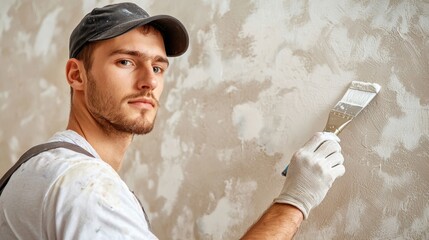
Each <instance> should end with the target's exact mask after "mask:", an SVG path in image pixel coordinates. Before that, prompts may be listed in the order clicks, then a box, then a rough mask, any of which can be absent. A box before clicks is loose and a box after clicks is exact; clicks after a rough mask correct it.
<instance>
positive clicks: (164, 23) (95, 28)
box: [69, 3, 189, 58]
mask: <svg viewBox="0 0 429 240" xmlns="http://www.w3.org/2000/svg"><path fill="white" fill-rule="evenodd" d="M148 23H150V24H151V25H152V26H154V27H155V28H156V29H157V30H158V31H160V33H161V35H162V37H163V39H164V45H165V51H166V53H167V56H169V57H176V56H180V55H182V54H183V53H185V52H186V50H187V49H188V46H189V37H188V33H187V31H186V28H185V27H184V26H183V24H182V23H181V22H180V21H179V20H177V19H176V18H174V17H172V16H168V15H155V16H149V14H148V13H147V12H146V11H145V10H143V9H142V8H140V7H139V6H137V5H136V4H134V3H118V4H111V5H107V6H104V7H102V8H94V10H92V11H91V12H90V13H88V14H87V15H85V17H84V18H83V19H82V20H81V21H80V23H79V24H78V25H77V26H76V28H75V29H74V30H73V32H72V33H71V35H70V42H69V57H70V58H75V57H77V55H78V54H79V52H80V51H81V50H82V48H83V47H84V46H85V44H87V43H89V42H95V41H100V40H106V39H109V38H114V37H117V36H119V35H121V34H124V33H126V32H128V31H130V30H132V29H134V28H136V27H139V26H142V25H145V24H148Z"/></svg>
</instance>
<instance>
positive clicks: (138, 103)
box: [128, 97, 156, 109]
mask: <svg viewBox="0 0 429 240" xmlns="http://www.w3.org/2000/svg"><path fill="white" fill-rule="evenodd" d="M128 104H130V105H132V106H135V107H138V108H144V109H154V108H155V107H156V103H155V101H154V100H153V99H151V98H147V97H140V98H134V99H131V100H129V101H128Z"/></svg>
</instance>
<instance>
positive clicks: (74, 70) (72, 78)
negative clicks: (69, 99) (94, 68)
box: [66, 58, 86, 90]
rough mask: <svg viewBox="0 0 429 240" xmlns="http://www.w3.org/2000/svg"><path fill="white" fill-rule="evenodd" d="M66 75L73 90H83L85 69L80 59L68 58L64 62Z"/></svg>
mask: <svg viewBox="0 0 429 240" xmlns="http://www.w3.org/2000/svg"><path fill="white" fill-rule="evenodd" d="M66 77H67V82H68V83H69V85H70V87H71V88H73V89H74V90H84V85H85V81H86V71H85V68H84V67H83V64H82V62H81V61H79V60H77V59H76V58H70V59H69V60H68V61H67V64H66Z"/></svg>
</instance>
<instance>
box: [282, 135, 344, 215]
mask: <svg viewBox="0 0 429 240" xmlns="http://www.w3.org/2000/svg"><path fill="white" fill-rule="evenodd" d="M339 141H340V139H339V138H338V137H337V135H335V134H333V133H328V132H319V133H316V134H315V135H314V136H313V137H312V138H311V139H310V140H309V141H308V142H307V143H306V144H305V145H304V146H303V147H302V148H301V149H299V150H298V151H297V152H296V153H295V154H294V155H293V157H292V159H291V161H290V164H289V167H288V170H287V175H286V180H285V184H284V186H283V190H282V191H281V193H280V196H279V197H277V198H276V199H274V202H276V203H287V204H290V205H293V206H295V207H297V208H298V209H299V210H301V212H302V213H303V215H304V219H307V217H308V214H309V213H310V210H311V209H312V208H314V207H315V206H317V205H319V203H320V202H322V200H323V199H324V198H325V196H326V193H327V192H328V190H329V189H330V188H331V186H332V183H333V182H334V180H335V179H336V178H337V177H339V176H342V175H343V174H344V172H345V168H344V166H343V162H344V157H343V155H342V154H341V147H340V145H339Z"/></svg>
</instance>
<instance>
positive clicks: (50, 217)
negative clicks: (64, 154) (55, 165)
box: [42, 161, 157, 240]
mask: <svg viewBox="0 0 429 240" xmlns="http://www.w3.org/2000/svg"><path fill="white" fill-rule="evenodd" d="M43 208H44V209H43V213H44V216H43V219H42V221H44V222H42V224H43V225H45V227H44V229H46V231H47V232H46V236H47V238H48V239H64V240H67V239H157V238H156V237H155V236H154V235H153V234H152V233H151V232H150V230H149V228H148V225H147V222H146V220H145V217H144V214H143V211H142V209H141V207H140V205H139V204H138V202H137V200H136V198H135V197H134V195H133V194H132V193H131V192H130V191H129V189H128V187H127V186H126V185H125V183H124V182H123V181H122V180H121V179H120V177H119V176H118V175H117V173H116V172H115V171H114V170H113V169H111V168H109V167H108V166H105V165H104V164H102V163H97V162H95V161H90V162H83V163H79V164H76V165H74V166H72V167H70V168H69V169H67V170H66V171H65V172H64V173H63V174H61V175H60V177H59V178H58V179H57V180H56V181H55V183H54V184H53V185H52V186H51V188H50V190H49V191H48V193H47V195H46V196H45V200H44V204H43Z"/></svg>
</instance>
